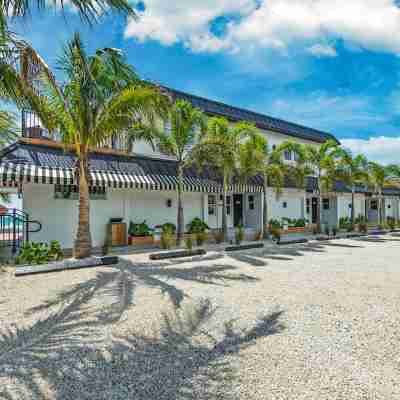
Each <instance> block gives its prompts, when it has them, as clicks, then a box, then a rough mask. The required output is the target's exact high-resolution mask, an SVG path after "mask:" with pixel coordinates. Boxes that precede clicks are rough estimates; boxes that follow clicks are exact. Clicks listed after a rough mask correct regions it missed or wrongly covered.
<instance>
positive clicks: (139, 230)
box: [128, 221, 153, 236]
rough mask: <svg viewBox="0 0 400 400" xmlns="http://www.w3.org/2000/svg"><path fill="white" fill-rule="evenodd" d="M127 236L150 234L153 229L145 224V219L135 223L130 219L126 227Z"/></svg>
mask: <svg viewBox="0 0 400 400" xmlns="http://www.w3.org/2000/svg"><path fill="white" fill-rule="evenodd" d="M128 234H129V236H151V235H152V234H153V230H152V229H150V227H149V226H148V225H147V224H146V221H143V222H142V223H139V224H135V223H133V222H132V221H131V222H130V223H129V229H128Z"/></svg>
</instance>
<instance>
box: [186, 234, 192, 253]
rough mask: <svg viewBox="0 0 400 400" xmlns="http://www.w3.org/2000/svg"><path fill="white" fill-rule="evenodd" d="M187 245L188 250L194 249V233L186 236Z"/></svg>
mask: <svg viewBox="0 0 400 400" xmlns="http://www.w3.org/2000/svg"><path fill="white" fill-rule="evenodd" d="M185 247H186V248H187V249H188V250H192V249H193V238H192V235H187V236H185Z"/></svg>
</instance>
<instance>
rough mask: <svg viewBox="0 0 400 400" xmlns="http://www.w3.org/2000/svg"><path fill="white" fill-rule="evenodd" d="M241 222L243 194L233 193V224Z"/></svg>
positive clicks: (236, 224) (237, 224)
mask: <svg viewBox="0 0 400 400" xmlns="http://www.w3.org/2000/svg"><path fill="white" fill-rule="evenodd" d="M241 224H243V195H242V194H234V195H233V225H234V226H239V225H241Z"/></svg>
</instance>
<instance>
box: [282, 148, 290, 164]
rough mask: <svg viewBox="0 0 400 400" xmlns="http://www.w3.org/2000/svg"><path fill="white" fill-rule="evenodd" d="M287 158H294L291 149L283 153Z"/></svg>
mask: <svg viewBox="0 0 400 400" xmlns="http://www.w3.org/2000/svg"><path fill="white" fill-rule="evenodd" d="M283 155H284V157H285V160H288V161H289V160H291V159H292V152H291V151H290V150H285V151H284V153H283Z"/></svg>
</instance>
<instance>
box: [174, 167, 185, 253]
mask: <svg viewBox="0 0 400 400" xmlns="http://www.w3.org/2000/svg"><path fill="white" fill-rule="evenodd" d="M182 192H183V168H182V165H181V164H179V165H178V187H177V195H178V215H177V239H176V240H177V245H178V246H180V245H181V243H182V239H183V234H184V226H185V221H184V216H183V204H182Z"/></svg>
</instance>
